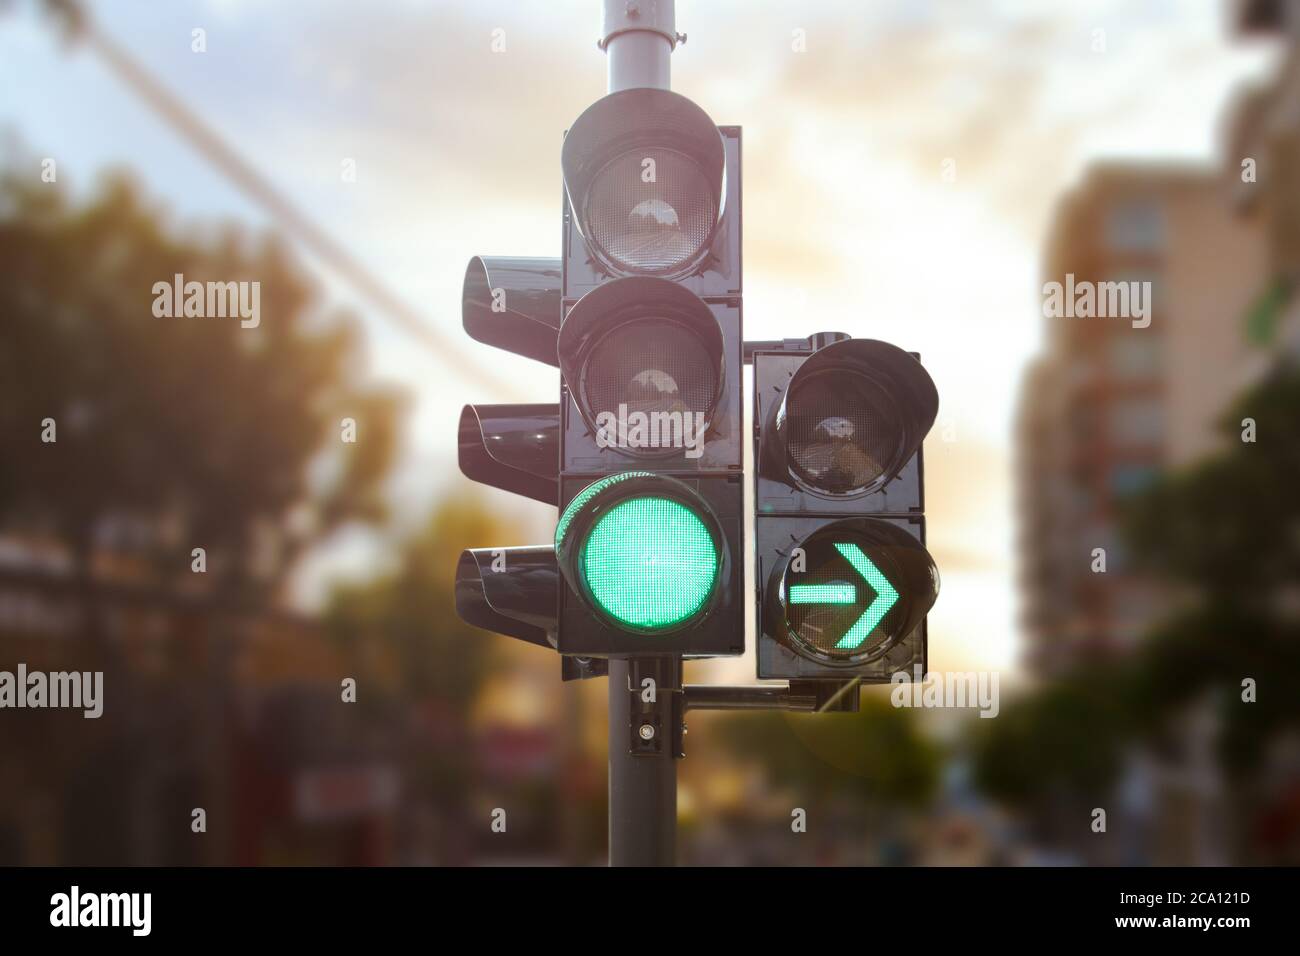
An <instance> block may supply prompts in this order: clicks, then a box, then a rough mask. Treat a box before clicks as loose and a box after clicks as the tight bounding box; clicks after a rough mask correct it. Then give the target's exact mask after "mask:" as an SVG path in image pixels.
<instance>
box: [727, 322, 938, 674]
mask: <svg viewBox="0 0 1300 956" xmlns="http://www.w3.org/2000/svg"><path fill="white" fill-rule="evenodd" d="M751 352H752V355H753V363H754V422H755V436H756V439H755V440H756V444H755V455H754V458H755V480H754V494H755V497H754V505H755V516H754V537H755V554H756V560H757V564H756V567H755V574H756V582H757V590H758V595H759V602H758V604H759V606H758V617H757V620H758V622H759V628H758V630H759V638H758V676H759V677H760V678H782V677H783V678H789V679H792V680H795V679H798V680H804V679H837V680H843V679H845V678H859V679H861V680H863V681H866V682H884V681H888V680H889V676H890V674H892V673H894V672H895V671H897V670H900V669H906V670H909V671H910V670H911V669H912V668H913V667H917V666H919V667H921V668H922V670H924V669H925V666H926V660H925V656H926V631H925V616H926V614H927V612H928V611H929V610H930V607H931V606H932V605H933V604H934V601H935V598H936V597H937V596H938V590H939V577H938V571H937V569H936V568H935V565H934V561H933V560H932V559H931V557H930V554H929V552H928V551H926V549H925V508H924V496H923V480H922V479H923V466H922V452H921V442H922V440H923V439H924V438H925V435H926V433H927V432H928V431H929V430H930V428H931V426H932V425H933V424H934V419H935V415H936V414H937V412H938V406H939V398H938V393H937V392H936V391H935V387H934V383H933V382H932V381H931V379H930V376H929V375H928V374H927V373H926V371H925V369H924V368H922V366H921V363H920V362H919V361H918V359H917V358H916V357H915V356H913V355H911V354H909V353H907V352H904V351H903V350H902V349H899V348H897V347H895V346H893V345H889V344H887V343H885V342H878V341H875V340H872V339H851V338H849V337H848V336H846V335H842V334H840V333H823V334H820V335H817V336H813V337H811V338H810V339H808V340H806V341H802V340H787V341H785V342H779V343H778V342H772V343H759V344H758V345H757V346H756V347H755V348H753V349H752V350H751Z"/></svg>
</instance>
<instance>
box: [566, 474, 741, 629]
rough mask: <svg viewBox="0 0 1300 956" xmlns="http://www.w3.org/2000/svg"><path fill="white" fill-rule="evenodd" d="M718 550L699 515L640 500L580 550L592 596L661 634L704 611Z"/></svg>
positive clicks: (669, 503)
mask: <svg viewBox="0 0 1300 956" xmlns="http://www.w3.org/2000/svg"><path fill="white" fill-rule="evenodd" d="M718 566H719V557H718V549H717V546H716V545H715V543H714V540H713V536H712V535H711V534H710V533H709V529H708V527H707V526H706V525H705V523H704V521H703V520H702V519H701V518H700V516H699V515H698V514H696V513H695V512H694V511H692V510H691V509H690V508H688V507H686V506H685V505H683V504H681V503H680V502H677V501H674V500H672V499H671V498H661V497H648V496H642V497H634V498H628V499H627V500H625V501H622V502H619V503H618V504H617V505H615V506H614V507H612V508H610V510H609V511H608V512H606V513H605V514H604V515H602V516H601V517H600V519H599V520H597V522H596V523H595V525H594V526H593V527H592V529H591V531H590V532H589V533H588V535H587V538H586V541H585V542H584V544H583V548H582V557H581V560H580V565H579V567H580V571H581V574H582V577H583V580H584V581H585V582H586V585H587V589H588V591H589V592H590V594H591V597H592V598H593V599H594V600H595V601H596V603H597V604H598V605H600V607H601V609H602V610H604V611H605V613H606V614H608V615H609V616H610V617H612V618H613V619H614V620H615V621H618V622H619V623H621V624H624V625H626V626H628V627H630V628H634V629H636V630H643V631H662V630H667V629H669V628H672V627H674V626H676V625H678V624H681V623H682V622H684V621H687V620H689V619H690V618H692V617H694V616H695V615H696V614H698V613H699V611H700V610H701V608H703V607H704V604H705V602H706V601H708V599H709V597H710V595H711V594H712V593H713V590H714V588H715V587H716V585H717V578H718Z"/></svg>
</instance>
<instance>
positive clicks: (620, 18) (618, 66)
mask: <svg viewBox="0 0 1300 956" xmlns="http://www.w3.org/2000/svg"><path fill="white" fill-rule="evenodd" d="M685 39H686V37H685V36H683V35H681V34H679V33H678V32H677V27H676V18H675V12H674V10H673V0H605V21H604V24H603V28H602V30H601V35H600V41H599V46H600V48H601V49H602V50H604V51H605V54H606V58H607V61H608V81H607V92H610V93H617V92H618V91H619V90H631V89H636V88H638V87H647V86H648V87H653V88H655V89H659V90H666V89H669V88H670V87H671V79H672V70H671V68H670V65H669V61H670V59H671V57H672V52H673V48H674V47H676V46H677V44H678V43H681V42H683V41H685Z"/></svg>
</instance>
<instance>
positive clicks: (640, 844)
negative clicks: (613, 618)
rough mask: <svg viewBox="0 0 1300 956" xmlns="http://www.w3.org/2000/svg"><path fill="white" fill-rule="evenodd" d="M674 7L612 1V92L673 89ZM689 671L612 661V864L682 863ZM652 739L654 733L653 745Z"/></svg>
mask: <svg viewBox="0 0 1300 956" xmlns="http://www.w3.org/2000/svg"><path fill="white" fill-rule="evenodd" d="M673 6H674V4H673V0H604V7H605V17H604V24H603V29H602V31H601V38H600V48H601V49H602V50H604V51H605V54H606V58H607V61H608V84H607V85H608V89H607V92H609V93H617V92H619V91H620V90H627V89H636V88H641V87H653V88H656V89H663V90H666V89H668V88H669V85H670V78H671V75H672V74H671V69H670V59H671V57H672V52H673V47H674V46H675V45H676V44H677V41H678V37H677V32H676V25H675V23H676V21H675V17H674V10H673ZM683 39H684V38H683ZM681 671H682V660H681V657H665V658H638V659H633V660H611V661H610V662H609V864H610V866H672V865H673V863H674V862H675V861H676V856H677V763H676V761H677V753H678V749H677V747H676V746H674V741H675V740H676V739H677V728H678V727H680V717H681V714H680V711H678V712H677V713H676V714H674V710H675V709H676V708H678V707H679V706H680V702H681V701H680V698H681V693H680V689H681ZM643 674H644V675H646V676H648V677H650V678H651V679H652V680H655V678H656V676H657V677H660V678H662V677H664V676H667V677H668V678H669V684H670V686H668V687H665V686H663V684H662V683H661V682H660V681H659V680H655V687H654V688H653V693H652V694H649V695H647V694H646V688H644V687H643V686H642V681H643V680H644V679H645V677H642V675H643ZM634 678H639V679H637V680H635V681H634ZM647 696H648V697H651V698H653V699H652V700H647V699H646V698H647ZM644 728H649V729H644ZM646 734H653V735H652V736H650V737H649V738H648V739H647V738H646V737H645V736H643V735H646ZM634 748H635V749H634Z"/></svg>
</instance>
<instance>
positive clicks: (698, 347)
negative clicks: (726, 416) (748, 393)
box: [584, 318, 718, 420]
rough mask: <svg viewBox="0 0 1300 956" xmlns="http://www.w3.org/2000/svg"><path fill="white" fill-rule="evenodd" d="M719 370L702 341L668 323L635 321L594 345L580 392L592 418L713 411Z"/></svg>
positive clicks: (665, 320)
mask: <svg viewBox="0 0 1300 956" xmlns="http://www.w3.org/2000/svg"><path fill="white" fill-rule="evenodd" d="M717 387H718V370H717V369H716V368H715V367H714V366H713V363H712V362H711V360H710V358H709V354H708V350H707V349H705V348H704V347H703V345H702V343H701V342H700V340H699V339H698V338H697V337H696V336H695V335H694V334H693V333H692V332H691V331H690V330H688V329H686V328H685V327H683V326H682V325H680V324H678V323H676V322H672V321H669V320H667V319H655V318H647V319H637V320H635V321H631V322H627V323H625V324H624V325H621V326H619V327H618V328H615V329H613V330H612V331H611V332H609V334H607V335H606V336H605V337H604V338H602V339H601V340H600V341H599V342H597V343H596V345H595V347H594V348H593V349H592V350H591V357H590V359H588V361H587V367H586V375H585V382H584V390H585V394H586V399H587V405H588V408H590V409H591V411H592V413H593V414H600V413H601V412H610V413H613V414H615V415H617V414H618V410H619V406H620V405H626V406H627V411H628V412H629V413H631V412H644V413H646V414H647V415H648V414H650V413H652V412H681V413H687V412H692V413H693V412H702V413H703V414H704V416H705V418H706V420H707V419H708V418H709V416H711V414H712V412H713V402H714V399H715V397H716V395H717Z"/></svg>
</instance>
